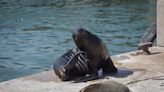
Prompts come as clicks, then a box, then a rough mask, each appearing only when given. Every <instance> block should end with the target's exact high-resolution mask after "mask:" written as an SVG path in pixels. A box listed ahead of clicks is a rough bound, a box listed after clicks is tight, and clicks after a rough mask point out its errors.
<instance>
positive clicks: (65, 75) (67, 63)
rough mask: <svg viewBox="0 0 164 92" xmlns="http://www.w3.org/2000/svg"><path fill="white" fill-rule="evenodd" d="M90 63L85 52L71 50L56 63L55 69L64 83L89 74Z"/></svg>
mask: <svg viewBox="0 0 164 92" xmlns="http://www.w3.org/2000/svg"><path fill="white" fill-rule="evenodd" d="M88 61H89V60H88V59H87V54H86V53H85V52H84V51H80V50H79V49H71V50H69V51H68V52H66V53H65V54H63V55H62V56H61V57H59V58H58V59H57V60H56V61H55V63H54V66H53V69H54V72H55V74H56V75H57V76H58V77H59V78H60V79H61V80H62V81H67V80H71V79H74V78H76V77H82V76H85V75H86V74H89V73H90V70H91V69H89V67H88ZM79 81H80V80H79Z"/></svg>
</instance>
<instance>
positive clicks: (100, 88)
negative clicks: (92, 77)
mask: <svg viewBox="0 0 164 92" xmlns="http://www.w3.org/2000/svg"><path fill="white" fill-rule="evenodd" d="M79 92H130V90H129V88H128V87H127V86H126V85H123V84H121V83H118V82H115V81H105V82H101V83H95V84H91V85H89V86H87V87H84V88H83V89H81V90H80V91H79Z"/></svg>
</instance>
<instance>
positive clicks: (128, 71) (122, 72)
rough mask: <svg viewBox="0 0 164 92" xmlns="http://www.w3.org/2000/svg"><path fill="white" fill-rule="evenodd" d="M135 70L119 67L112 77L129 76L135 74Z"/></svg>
mask: <svg viewBox="0 0 164 92" xmlns="http://www.w3.org/2000/svg"><path fill="white" fill-rule="evenodd" d="M133 72H134V71H133V70H131V69H119V70H118V72H117V74H116V75H112V77H116V78H124V77H128V76H129V75H132V74H133Z"/></svg>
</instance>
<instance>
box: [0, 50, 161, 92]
mask: <svg viewBox="0 0 164 92" xmlns="http://www.w3.org/2000/svg"><path fill="white" fill-rule="evenodd" d="M150 52H151V55H144V54H143V53H142V52H141V51H133V52H128V53H124V54H119V55H116V56H113V57H112V59H113V61H114V64H115V65H116V66H117V67H118V69H119V71H118V74H117V75H106V76H102V75H101V72H100V76H101V77H100V79H97V80H93V81H88V82H83V83H71V82H61V81H60V79H58V77H57V76H56V75H55V74H54V72H53V70H50V71H45V72H42V73H38V74H34V75H30V76H26V77H22V78H18V79H14V80H10V81H5V82H1V83H0V92H54V91H55V92H67V91H69V92H78V91H79V90H80V89H82V88H83V87H85V86H87V85H89V84H93V83H97V82H102V81H106V80H114V81H117V82H120V83H123V84H125V85H127V86H128V87H129V88H130V89H131V90H132V91H133V92H154V91H157V92H164V69H163V67H164V48H163V47H152V48H150Z"/></svg>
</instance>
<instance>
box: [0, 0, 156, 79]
mask: <svg viewBox="0 0 164 92" xmlns="http://www.w3.org/2000/svg"><path fill="white" fill-rule="evenodd" d="M155 21H156V0H0V81H4V80H9V79H13V78H17V77H21V76H25V75H29V74H33V73H36V72H41V71H45V70H49V69H52V65H53V62H54V61H55V59H56V58H57V57H59V56H61V55H62V54H63V53H64V52H66V51H67V50H68V49H71V48H75V44H74V42H73V40H72V35H71V31H72V30H75V29H76V28H78V27H83V28H86V29H88V30H89V31H91V32H92V33H94V34H96V35H98V36H99V37H100V38H101V39H102V40H103V41H104V42H105V43H106V45H107V46H108V48H109V52H110V54H111V55H115V54H119V53H123V52H128V51H132V50H136V49H137V44H138V42H139V40H140V38H141V36H142V35H143V33H144V31H145V29H146V28H147V27H148V26H149V25H151V24H152V23H154V22H155Z"/></svg>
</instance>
